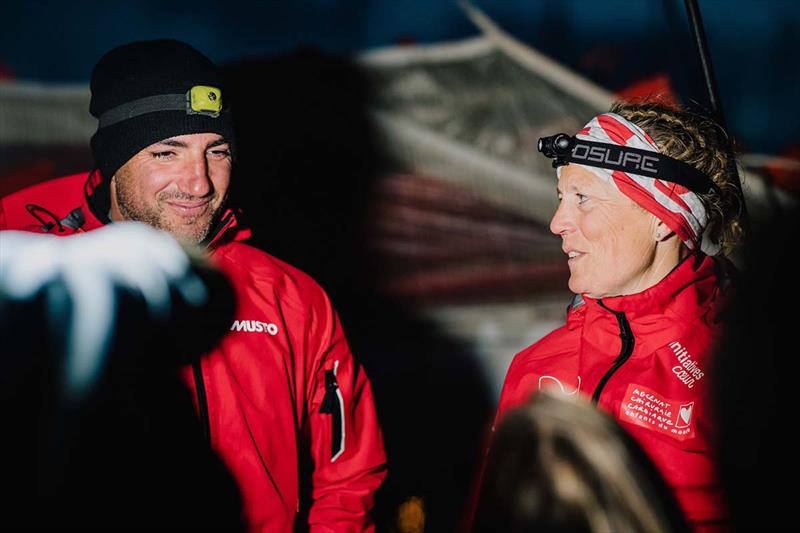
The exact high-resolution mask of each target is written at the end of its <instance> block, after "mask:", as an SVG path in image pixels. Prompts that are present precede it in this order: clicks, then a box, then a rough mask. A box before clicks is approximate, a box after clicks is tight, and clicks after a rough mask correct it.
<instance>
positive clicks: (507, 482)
mask: <svg viewBox="0 0 800 533" xmlns="http://www.w3.org/2000/svg"><path fill="white" fill-rule="evenodd" d="M686 529H687V526H686V522H685V520H684V518H683V515H682V513H681V511H680V510H679V508H678V506H677V503H676V502H675V500H674V497H673V496H672V494H671V492H670V490H669V488H668V487H667V485H666V483H665V482H664V481H663V479H662V478H661V477H660V475H659V474H658V472H657V471H656V469H655V467H654V466H653V465H652V463H651V462H650V461H649V459H648V458H647V457H646V456H645V454H644V452H643V451H642V450H641V448H639V446H638V445H637V444H636V443H635V442H634V441H633V439H632V438H631V437H630V436H628V435H627V434H626V433H625V431H624V430H623V429H622V428H621V427H619V425H618V424H617V423H616V421H615V420H614V419H612V418H611V417H610V416H609V415H607V414H606V413H604V412H601V411H599V410H598V409H596V408H595V407H594V406H593V405H592V404H591V403H590V402H589V401H588V399H585V398H582V397H579V396H577V395H576V396H571V397H569V396H564V395H553V394H550V393H545V392H540V393H537V394H536V395H535V396H534V397H533V398H532V399H531V400H530V402H529V403H528V404H526V405H524V406H522V407H519V408H517V409H514V410H512V411H509V412H508V413H506V415H505V416H504V417H503V418H502V420H500V423H499V426H498V427H497V431H496V432H495V435H494V439H493V443H492V447H491V449H490V451H489V455H488V460H487V464H486V472H485V475H484V480H483V484H482V487H481V493H480V499H479V503H478V508H477V512H476V519H475V532H476V533H477V532H484V531H495V530H496V531H507V532H510V533H513V532H518V533H522V532H527V531H551V532H566V531H585V532H608V531H637V532H643V533H656V532H670V531H684V530H686Z"/></svg>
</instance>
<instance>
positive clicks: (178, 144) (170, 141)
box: [156, 139, 187, 148]
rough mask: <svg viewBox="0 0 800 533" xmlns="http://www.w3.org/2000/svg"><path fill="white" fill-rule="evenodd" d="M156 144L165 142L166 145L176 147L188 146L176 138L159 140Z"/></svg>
mask: <svg viewBox="0 0 800 533" xmlns="http://www.w3.org/2000/svg"><path fill="white" fill-rule="evenodd" d="M156 144H164V145H166V146H172V147H174V148H186V147H187V144H186V143H184V142H181V141H176V140H175V139H164V140H163V141H159V142H157V143H156Z"/></svg>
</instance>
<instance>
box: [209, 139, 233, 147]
mask: <svg viewBox="0 0 800 533" xmlns="http://www.w3.org/2000/svg"><path fill="white" fill-rule="evenodd" d="M223 144H229V143H228V141H227V139H225V137H220V138H219V139H216V140H214V141H211V142H210V143H208V146H206V148H214V147H215V146H220V145H223Z"/></svg>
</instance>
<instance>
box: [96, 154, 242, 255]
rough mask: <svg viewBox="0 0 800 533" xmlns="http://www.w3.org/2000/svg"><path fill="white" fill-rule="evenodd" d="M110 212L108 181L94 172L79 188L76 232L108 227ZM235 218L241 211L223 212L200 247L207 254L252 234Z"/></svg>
mask: <svg viewBox="0 0 800 533" xmlns="http://www.w3.org/2000/svg"><path fill="white" fill-rule="evenodd" d="M110 209H111V191H110V190H109V186H108V181H107V180H104V179H103V177H102V176H101V175H100V171H99V170H94V171H92V172H91V173H89V177H88V178H87V180H86V183H84V186H83V202H82V204H81V211H82V213H83V218H84V222H83V225H82V226H81V228H80V229H81V230H83V231H91V230H94V229H97V228H100V227H102V226H104V225H106V224H110V223H111V220H110V219H109V218H108V213H109V211H110ZM237 214H238V215H239V217H240V216H241V210H238V209H230V208H229V209H226V210H225V211H224V212H223V213H222V216H221V217H220V218H219V220H218V221H217V223H216V224H214V227H212V228H211V231H210V232H209V235H208V237H206V239H205V240H204V241H203V243H202V244H203V245H204V246H205V247H206V248H208V249H209V250H215V249H216V248H218V247H220V246H222V245H223V244H226V243H229V242H235V241H243V240H245V239H248V238H250V235H251V234H252V232H251V231H250V229H249V228H247V227H245V226H243V225H241V224H240V223H239V217H237Z"/></svg>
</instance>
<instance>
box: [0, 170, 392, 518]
mask: <svg viewBox="0 0 800 533" xmlns="http://www.w3.org/2000/svg"><path fill="white" fill-rule="evenodd" d="M102 187H103V185H102V183H101V180H100V179H99V176H98V175H97V174H94V175H92V176H88V174H86V173H84V174H76V175H73V176H67V177H64V178H60V179H57V180H53V181H49V182H46V183H42V184H39V185H34V186H32V187H29V188H28V189H25V190H22V191H19V192H17V193H14V194H12V195H10V196H8V197H6V198H3V199H0V229H28V230H32V231H46V232H50V233H54V234H56V235H69V234H73V233H76V232H82V231H90V230H92V229H96V228H98V227H101V226H102V225H103V220H102V219H103V215H102V214H98V213H103V212H107V210H102V209H103V208H100V210H99V209H98V207H97V202H96V201H93V198H94V200H96V198H95V197H94V193H95V191H96V190H98V196H99V195H103V194H106V193H107V189H105V192H104V191H103V190H100V189H102ZM100 204H101V205H102V202H100ZM31 205H33V206H38V207H30V206H31ZM26 206H28V207H26ZM42 208H43V209H42ZM32 213H33V214H32ZM34 214H35V216H34ZM214 235H215V236H214V237H213V239H212V240H211V243H210V245H209V248H210V250H211V256H212V260H213V261H214V263H215V264H216V265H217V266H218V267H219V268H220V269H221V270H222V271H224V272H225V273H226V274H227V276H228V277H229V279H230V281H231V282H232V284H233V287H234V289H235V291H236V296H237V299H238V308H237V311H236V315H235V321H234V322H233V324H232V325H231V328H230V329H231V331H230V333H229V334H228V335H227V336H225V337H224V338H223V339H222V341H221V342H220V344H219V346H218V347H217V348H216V349H215V350H213V351H212V352H211V353H209V354H207V355H206V356H205V357H203V358H202V359H201V362H200V364H199V365H198V366H197V367H196V370H195V372H198V374H197V375H196V376H193V368H192V367H187V368H186V369H185V377H186V381H187V383H188V384H189V386H190V387H191V388H192V390H193V392H194V394H195V398H196V399H197V398H199V400H198V401H199V405H200V406H201V409H200V412H201V418H203V421H204V423H205V424H206V427H207V429H208V430H209V433H210V439H211V443H212V446H213V448H214V449H215V450H216V451H217V452H218V453H219V454H220V456H221V457H222V459H223V461H224V462H225V463H226V465H227V466H228V468H229V470H230V471H231V473H232V474H233V476H234V477H235V478H236V480H237V482H238V484H239V487H240V490H241V493H242V499H243V503H244V514H245V517H246V520H247V523H248V526H249V529H250V530H251V531H265V532H266V531H268V532H280V531H291V530H292V527H293V523H294V520H295V515H296V514H297V512H298V510H299V505H300V504H299V490H298V483H299V474H298V471H299V469H300V464H301V461H302V460H303V457H302V456H301V455H300V454H301V452H300V451H299V450H302V449H304V448H305V447H307V448H308V449H309V450H310V459H311V461H312V462H313V473H312V474H311V487H312V490H311V499H312V503H311V507H310V510H309V517H308V520H309V524H310V525H311V530H312V531H363V530H372V528H373V526H372V522H371V520H370V517H369V509H370V508H371V507H372V503H373V494H374V492H375V490H376V489H377V488H378V486H379V485H380V483H381V481H382V480H383V478H384V477H385V476H386V457H385V454H384V450H383V442H382V438H381V431H380V427H379V425H378V420H377V418H376V414H375V407H374V403H373V398H372V391H371V388H370V383H369V380H368V379H367V376H366V375H365V373H364V370H363V369H362V368H361V366H360V365H358V364H357V363H356V362H355V361H354V360H353V357H352V355H351V354H350V350H349V348H348V346H347V342H346V340H345V337H344V334H343V332H342V328H341V324H340V322H339V319H338V316H337V315H336V312H335V310H334V309H333V307H332V306H331V303H330V301H329V300H328V298H327V296H326V295H325V293H324V291H323V290H322V289H321V288H320V287H319V286H318V285H317V284H316V283H315V282H314V281H313V280H312V279H311V278H310V277H309V276H308V275H306V274H304V273H303V272H301V271H299V270H297V269H296V268H293V267H291V266H289V265H287V264H286V263H284V262H282V261H279V260H278V259H276V258H274V257H272V256H270V255H268V254H266V253H264V252H261V251H259V250H257V249H255V248H252V247H250V246H247V245H245V244H242V243H240V242H238V241H239V240H241V239H243V238H246V237H247V236H248V235H249V233H248V232H247V231H245V230H242V229H241V228H238V227H237V226H236V220H235V217H234V214H233V212H228V213H226V214H225V216H224V217H223V223H222V224H221V225H220V227H219V228H218V229H217V231H216V232H215V234H214ZM200 375H202V379H201V380H200V381H196V380H198V379H200ZM196 383H197V384H200V387H198V386H197V385H196ZM198 389H199V390H200V394H199V395H198ZM203 396H204V397H205V398H204V399H205V401H202V400H203ZM203 404H206V405H207V410H206V409H203V408H202V405H203ZM206 413H207V420H206V419H205V414H206ZM303 443H305V444H303Z"/></svg>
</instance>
